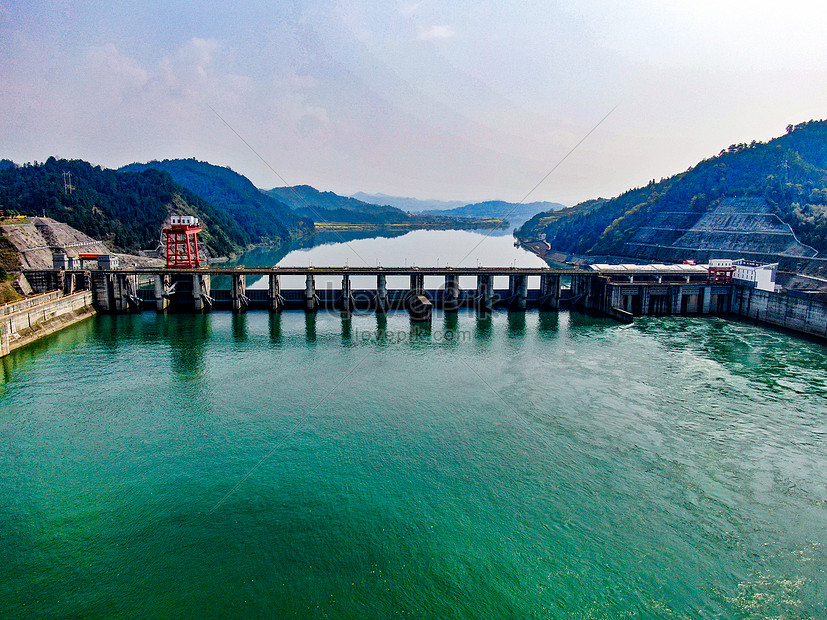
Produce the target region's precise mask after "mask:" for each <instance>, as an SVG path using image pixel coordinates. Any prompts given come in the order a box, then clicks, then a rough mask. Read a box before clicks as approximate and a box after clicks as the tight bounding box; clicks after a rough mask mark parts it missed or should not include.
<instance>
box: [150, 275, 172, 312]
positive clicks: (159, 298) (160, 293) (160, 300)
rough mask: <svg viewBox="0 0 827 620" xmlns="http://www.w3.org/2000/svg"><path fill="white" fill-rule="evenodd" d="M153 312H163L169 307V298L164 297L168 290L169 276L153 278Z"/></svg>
mask: <svg viewBox="0 0 827 620" xmlns="http://www.w3.org/2000/svg"><path fill="white" fill-rule="evenodd" d="M154 281H155V282H154V287H153V288H154V292H155V310H157V311H158V312H164V311H165V310H166V309H167V308H168V307H169V298H168V297H166V292H167V289H168V288H169V276H167V275H161V274H159V273H158V274H155V278H154Z"/></svg>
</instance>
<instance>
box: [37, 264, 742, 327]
mask: <svg viewBox="0 0 827 620" xmlns="http://www.w3.org/2000/svg"><path fill="white" fill-rule="evenodd" d="M652 268H653V269H652V270H650V271H647V270H646V269H638V270H636V271H635V273H634V274H632V275H629V274H626V273H622V272H619V271H617V270H612V269H608V268H604V269H603V270H600V269H594V268H592V269H552V268H547V267H546V268H522V267H475V268H451V267H437V268H423V267H397V268H383V267H374V268H369V267H273V268H236V269H231V268H200V269H162V268H155V269H99V270H85V271H81V270H67V269H51V270H31V271H26V272H24V273H25V275H26V277H27V279H28V280H29V281H30V283H31V284H32V287H33V288H34V289H35V290H36V291H41V292H45V291H48V290H62V291H64V292H66V293H68V292H72V291H74V290H80V289H88V290H91V291H92V296H93V303H94V306H95V308H96V309H97V310H98V311H99V312H114V313H119V312H131V311H138V310H147V309H155V310H157V311H159V312H164V311H169V312H205V311H209V310H231V311H233V312H245V311H247V310H270V311H274V312H278V311H281V310H304V311H305V312H316V311H318V310H322V309H325V310H338V311H341V312H354V311H375V312H380V313H381V312H388V311H394V310H405V311H408V312H410V313H411V317H412V318H413V319H414V320H425V321H427V320H429V319H430V315H431V309H432V308H438V309H443V310H445V311H448V312H450V311H454V310H458V309H460V308H476V309H478V310H481V311H490V310H494V309H499V308H502V309H508V310H509V311H514V312H522V311H525V310H527V309H531V308H537V309H541V310H557V309H558V308H560V307H571V308H575V309H580V310H584V311H587V312H593V313H597V314H601V315H606V316H611V317H614V318H615V319H617V320H620V321H624V322H631V321H632V319H633V317H634V316H636V315H645V314H707V313H710V312H721V313H724V312H729V311H730V310H731V307H732V288H733V285H725V286H721V285H716V286H713V285H711V284H710V283H709V281H708V274H707V271H706V269H705V268H703V267H702V266H691V267H690V266H687V265H673V266H667V265H657V266H652ZM285 278H289V279H291V280H292V281H293V282H294V284H293V285H291V286H286V285H285V282H284V279H285ZM354 279H358V280H359V281H360V282H361V284H360V285H359V286H358V287H357V286H355V285H354ZM366 280H367V281H368V282H370V285H369V286H367V287H366V286H365V285H364V282H365V281H366ZM391 280H393V281H395V284H394V285H392V283H391ZM250 282H255V286H254V287H251V286H250ZM295 282H300V284H298V285H297V284H295ZM400 282H402V284H401V285H400ZM216 283H219V284H220V285H219V286H216Z"/></svg>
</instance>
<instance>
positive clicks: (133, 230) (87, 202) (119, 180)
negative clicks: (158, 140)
mask: <svg viewBox="0 0 827 620" xmlns="http://www.w3.org/2000/svg"><path fill="white" fill-rule="evenodd" d="M64 173H69V175H71V176H70V177H69V176H66V177H64ZM64 178H65V179H66V180H69V179H71V185H72V188H71V190H67V188H66V187H65V186H64ZM0 205H2V208H3V209H4V210H5V211H7V212H17V213H19V214H21V215H45V216H48V217H51V218H54V219H55V220H58V221H60V222H65V223H67V224H69V225H70V226H73V227H74V228H77V229H78V230H80V231H82V232H84V233H86V234H87V235H90V236H91V237H94V238H96V239H100V240H103V241H107V242H109V243H110V245H111V246H112V248H113V249H115V250H118V251H124V252H135V251H137V250H139V249H145V248H153V249H154V248H155V247H157V245H158V242H159V239H160V235H161V227H162V225H163V222H164V220H165V219H166V217H167V216H168V215H169V214H170V213H172V212H175V213H182V214H190V215H196V216H197V217H199V218H200V219H201V221H202V222H203V224H204V232H203V233H202V242H203V243H204V244H205V245H206V246H207V247H208V248H209V250H210V252H211V253H213V254H215V255H227V254H229V253H231V252H233V251H234V250H236V249H238V248H239V247H241V246H243V245H246V244H247V243H248V242H249V241H248V237H247V235H245V233H244V232H243V231H242V230H241V229H240V228H239V227H238V225H237V224H236V223H235V222H233V221H232V219H230V218H229V217H228V216H227V215H226V214H224V213H221V212H220V211H218V210H217V209H215V208H214V207H213V206H212V205H210V204H209V203H208V202H206V201H204V200H202V199H201V198H199V197H198V196H196V195H195V194H193V193H192V192H190V191H189V190H187V189H185V188H184V187H182V186H181V185H179V184H178V183H176V182H175V181H173V180H172V178H171V177H170V176H169V175H168V174H166V173H164V172H160V171H158V170H144V171H140V172H118V171H116V170H108V169H105V168H101V167H100V166H92V165H91V164H89V163H87V162H85V161H80V160H65V159H55V158H54V157H50V158H49V159H48V160H46V162H44V163H36V162H35V163H31V164H24V165H22V166H20V167H17V166H14V165H6V166H2V167H0Z"/></svg>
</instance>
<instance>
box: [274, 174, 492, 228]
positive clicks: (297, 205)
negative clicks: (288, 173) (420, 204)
mask: <svg viewBox="0 0 827 620" xmlns="http://www.w3.org/2000/svg"><path fill="white" fill-rule="evenodd" d="M264 193H266V194H267V195H269V196H272V197H274V198H277V199H278V200H280V201H282V202H284V203H285V204H287V205H288V206H290V208H291V209H293V210H294V211H295V212H296V213H297V214H299V215H302V216H305V217H309V218H311V219H312V220H313V221H314V222H315V223H316V225H317V227H321V228H325V227H328V228H330V227H331V226H338V225H354V226H372V227H376V228H396V229H399V228H406V229H409V230H413V229H417V228H438V229H451V228H454V229H468V228H498V227H501V226H502V225H503V223H502V222H501V221H500V220H498V219H496V218H490V217H485V218H478V217H456V216H443V215H433V214H430V213H413V214H412V213H406V212H405V211H403V210H402V209H398V208H396V207H392V206H390V205H377V204H370V203H367V202H363V201H361V200H357V199H356V198H351V197H347V196H340V195H338V194H335V193H333V192H320V191H319V190H317V189H315V188H313V187H310V186H309V185H296V186H294V187H276V188H273V189H271V190H266V191H265V192H264Z"/></svg>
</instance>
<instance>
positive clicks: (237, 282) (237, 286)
mask: <svg viewBox="0 0 827 620" xmlns="http://www.w3.org/2000/svg"><path fill="white" fill-rule="evenodd" d="M232 279H233V288H232V291H231V292H230V295H231V297H232V300H233V312H245V311H246V310H247V278H246V277H245V276H244V274H243V273H234V274H233V275H232Z"/></svg>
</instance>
